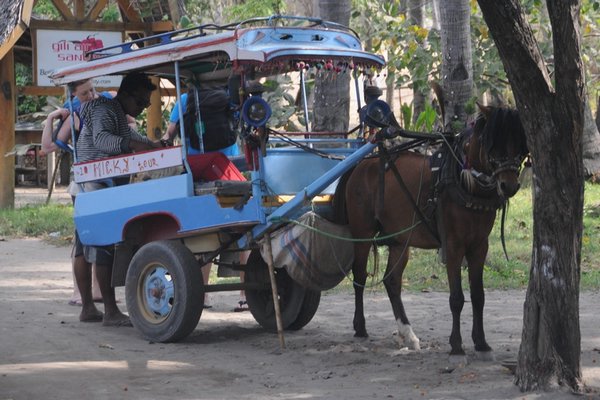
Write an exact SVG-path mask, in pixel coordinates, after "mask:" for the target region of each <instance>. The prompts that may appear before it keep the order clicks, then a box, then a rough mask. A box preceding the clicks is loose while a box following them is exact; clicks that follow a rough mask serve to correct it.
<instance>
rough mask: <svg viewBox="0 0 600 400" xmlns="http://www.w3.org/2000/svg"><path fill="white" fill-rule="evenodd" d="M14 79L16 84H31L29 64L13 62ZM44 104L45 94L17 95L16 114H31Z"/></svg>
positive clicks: (31, 77)
mask: <svg viewBox="0 0 600 400" xmlns="http://www.w3.org/2000/svg"><path fill="white" fill-rule="evenodd" d="M15 80H16V83H17V86H27V85H31V84H33V75H32V70H31V67H30V66H26V65H24V64H21V63H16V64H15ZM45 105H46V96H25V95H18V96H17V115H21V116H22V115H25V114H32V113H34V112H37V111H39V110H41V109H42V108H43V107H44V106H45Z"/></svg>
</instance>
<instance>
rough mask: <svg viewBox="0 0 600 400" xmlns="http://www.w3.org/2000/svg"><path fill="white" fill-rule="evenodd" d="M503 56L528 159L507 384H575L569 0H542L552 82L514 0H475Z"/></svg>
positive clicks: (578, 92)
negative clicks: (528, 198)
mask: <svg viewBox="0 0 600 400" xmlns="http://www.w3.org/2000/svg"><path fill="white" fill-rule="evenodd" d="M478 2H479V6H480V7H481V10H482V12H483V15H484V18H485V20H486V23H487V25H488V27H489V28H490V32H491V34H492V36H493V38H494V42H495V43H496V46H497V48H498V51H499V53H500V57H501V59H502V61H503V63H504V68H505V69H506V72H507V76H508V78H509V80H510V83H511V86H512V89H513V93H514V96H515V100H516V103H517V107H518V109H519V110H521V114H520V115H521V120H522V122H523V125H524V128H525V131H526V133H527V143H528V146H529V150H530V152H531V156H532V159H533V190H532V191H533V194H534V195H533V221H534V222H533V251H532V260H531V271H530V276H529V286H528V288H527V295H526V298H525V306H524V315H523V333H522V339H521V347H520V349H519V359H518V365H517V371H516V377H515V383H516V384H517V385H518V386H519V387H520V389H521V390H523V391H532V390H537V389H543V388H547V387H548V386H549V384H550V383H551V378H552V377H556V378H557V379H558V382H559V383H560V384H565V385H568V386H569V387H570V388H571V389H572V390H574V391H576V392H580V391H581V390H582V383H581V366H580V350H581V337H580V330H579V272H580V270H579V268H580V261H581V237H582V232H583V161H582V131H583V121H584V77H583V64H582V61H581V56H580V32H579V19H578V18H579V2H578V1H575V0H548V1H547V5H548V11H549V15H550V21H551V24H552V35H553V41H554V60H555V77H554V78H555V80H554V81H555V82H556V87H552V81H551V79H550V77H549V74H548V70H547V68H546V66H545V64H544V60H543V58H542V56H541V54H540V52H539V48H538V45H537V43H536V41H535V39H534V35H533V32H532V30H531V28H530V26H529V25H528V24H527V22H526V21H525V15H524V13H523V11H522V9H521V7H520V2H519V1H518V0H507V1H502V2H498V1H496V0H478Z"/></svg>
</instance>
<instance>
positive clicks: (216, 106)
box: [183, 89, 237, 152]
mask: <svg viewBox="0 0 600 400" xmlns="http://www.w3.org/2000/svg"><path fill="white" fill-rule="evenodd" d="M198 98H199V101H200V117H201V121H202V125H203V128H204V130H203V134H202V137H203V144H204V151H205V152H206V151H216V150H221V149H224V148H226V147H229V146H231V145H232V144H234V143H235V141H236V139H237V135H236V132H235V129H234V121H233V113H232V111H231V107H230V104H229V101H230V99H229V95H228V94H227V91H225V90H224V89H205V90H200V91H198ZM197 122H198V117H197V115H196V107H195V100H194V93H193V92H190V93H189V94H188V98H187V106H186V111H185V113H184V114H183V127H184V129H185V132H186V134H187V135H188V137H189V138H190V146H191V147H193V148H194V149H196V150H200V134H199V132H198V131H197V129H196V127H197Z"/></svg>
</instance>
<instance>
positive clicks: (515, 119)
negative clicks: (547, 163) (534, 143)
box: [464, 105, 529, 198]
mask: <svg viewBox="0 0 600 400" xmlns="http://www.w3.org/2000/svg"><path fill="white" fill-rule="evenodd" d="M479 108H480V110H481V115H480V116H479V117H478V118H477V120H476V121H475V126H474V128H473V134H472V135H471V137H470V138H469V139H468V140H467V141H466V142H465V145H464V150H465V154H466V158H467V162H468V164H469V166H470V168H473V169H474V170H476V171H478V172H479V173H482V174H485V175H487V177H488V178H489V180H490V182H494V183H495V184H496V188H497V191H498V195H500V196H501V197H503V198H509V197H512V196H514V195H515V193H517V191H518V190H519V187H520V184H519V174H520V171H521V165H522V164H523V160H524V159H525V157H526V155H527V154H528V153H529V151H528V149H527V143H526V139H525V131H524V129H523V125H522V124H521V120H520V119H519V114H518V113H517V111H516V110H511V109H506V108H498V107H487V106H481V105H480V106H479Z"/></svg>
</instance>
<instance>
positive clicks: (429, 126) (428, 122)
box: [400, 103, 438, 132]
mask: <svg viewBox="0 0 600 400" xmlns="http://www.w3.org/2000/svg"><path fill="white" fill-rule="evenodd" d="M400 112H401V113H402V121H403V125H404V126H403V127H404V129H407V130H412V131H423V132H431V131H433V130H434V127H435V124H436V121H437V119H438V115H437V113H436V111H435V109H434V108H433V107H432V106H431V105H430V104H425V110H423V111H422V112H421V113H420V114H419V116H418V117H417V120H416V121H415V122H414V123H412V122H411V121H412V107H411V106H410V105H408V104H406V103H403V104H402V105H401V106H400Z"/></svg>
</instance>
